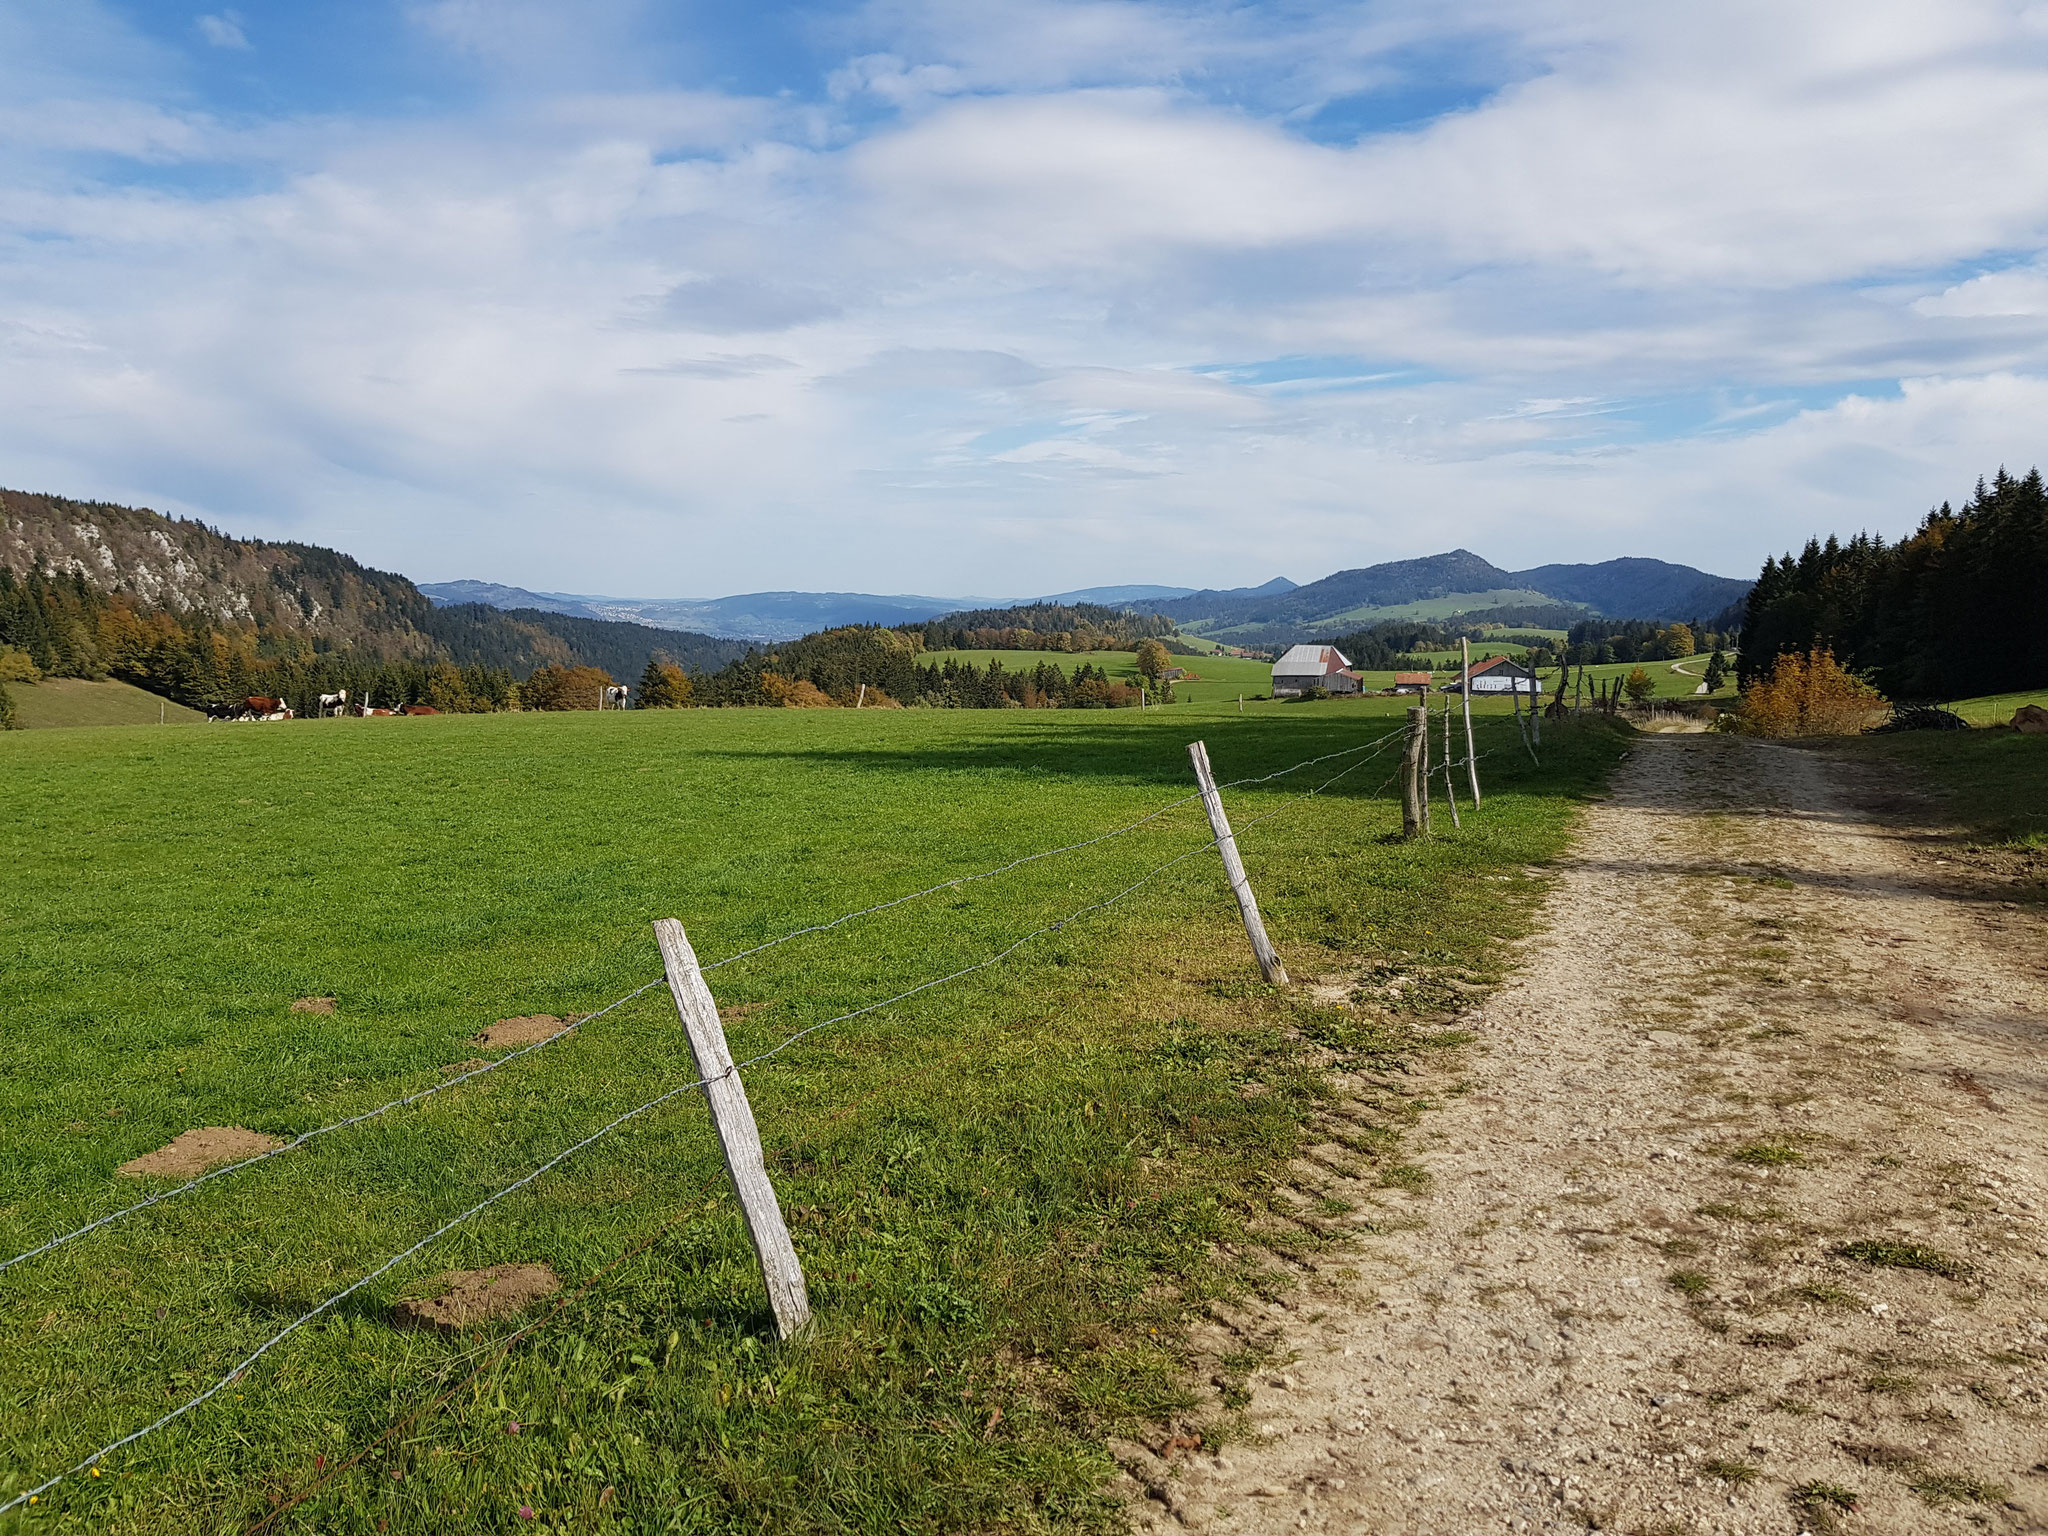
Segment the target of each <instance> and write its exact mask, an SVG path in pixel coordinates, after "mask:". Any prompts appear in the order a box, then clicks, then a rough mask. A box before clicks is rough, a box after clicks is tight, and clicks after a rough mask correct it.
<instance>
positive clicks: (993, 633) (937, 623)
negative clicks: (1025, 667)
mask: <svg viewBox="0 0 2048 1536" xmlns="http://www.w3.org/2000/svg"><path fill="white" fill-rule="evenodd" d="M896 627H897V630H898V631H899V632H900V633H903V634H915V635H917V636H918V638H919V640H920V641H921V642H922V644H923V647H924V649H925V650H927V651H1129V650H1134V649H1136V647H1137V644H1138V642H1139V641H1140V640H1146V639H1158V640H1164V639H1169V638H1171V637H1173V636H1175V635H1177V634H1178V633H1179V631H1178V630H1177V629H1176V628H1175V626H1174V622H1173V620H1171V619H1169V618H1165V617H1163V616H1162V615H1160V614H1156V613H1134V612H1131V611H1129V610H1127V609H1122V608H1110V607H1106V606H1104V605H1103V604H1101V603H1026V604H1025V605H1023V606H1022V607H1019V608H967V609H963V610H961V611H960V612H959V613H948V614H942V615H940V616H939V617H938V618H936V619H928V620H926V621H925V622H924V623H922V624H899V625H898V626H896Z"/></svg>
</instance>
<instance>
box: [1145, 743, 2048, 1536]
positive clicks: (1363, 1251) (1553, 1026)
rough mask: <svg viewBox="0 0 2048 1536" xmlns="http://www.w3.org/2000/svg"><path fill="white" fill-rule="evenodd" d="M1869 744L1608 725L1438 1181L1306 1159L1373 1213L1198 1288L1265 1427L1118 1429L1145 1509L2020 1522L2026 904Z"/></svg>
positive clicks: (1533, 1518) (1312, 1180) (1223, 1524)
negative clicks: (1883, 771) (1926, 833)
mask: <svg viewBox="0 0 2048 1536" xmlns="http://www.w3.org/2000/svg"><path fill="white" fill-rule="evenodd" d="M1860 771H1862V770H1858V769H1856V768H1854V767H1852V766H1849V765H1845V764H1843V763H1841V762H1839V761H1837V760H1832V759H1829V758H1826V757H1822V756H1820V755H1817V754H1814V753H1811V752H1805V751H1798V750H1794V749H1789V748H1784V747H1777V746H1772V745H1767V744H1761V743H1755V742H1746V741H1741V740H1737V739H1733V738H1728V737H1720V736H1665V737H1646V738H1645V739H1644V740H1643V741H1642V742H1641V744H1639V745H1638V746H1637V747H1636V748H1635V750H1634V751H1633V753H1632V755H1631V757H1630V759H1629V760H1628V762H1627V763H1625V764H1624V765H1623V767H1622V769H1621V770H1620V772H1619V774H1618V775H1617V779H1616V782H1615V789H1614V794H1613V797H1612V799H1611V800H1610V801H1608V802H1605V803H1602V804H1599V805H1596V806H1595V807H1593V808H1592V809H1591V810H1590V812H1589V813H1588V816H1587V818H1586V822H1585V825H1584V827H1583V828H1582V831H1581V834H1580V836H1579V837H1578V839H1577V840H1576V843H1575V851H1574V853H1573V854H1572V855H1571V856H1570V857H1569V858H1568V859H1567V860H1566V861H1565V862H1564V863H1563V864H1562V866H1561V868H1560V870H1559V874H1558V880H1557V884H1556V886H1555V887H1554V889H1553V891H1552V893H1551V895H1550V897H1549V899H1548V902H1547V905H1546V909H1545V910H1546V924H1545V927H1544V929H1543V931H1541V932H1539V933H1538V934H1537V935H1536V936H1535V937H1534V938H1532V939H1531V940H1529V941H1527V944H1526V946H1525V951H1524V953H1523V955H1522V960H1521V964H1520V966H1519V968H1518V972H1517V975H1516V979H1515V980H1514V981H1513V982H1512V983H1511V984H1510V985H1509V986H1507V987H1506V988H1505V989H1503V990H1502V991H1500V992H1499V993H1497V994H1495V995H1494V996H1493V997H1492V998H1490V999H1489V1000H1487V1001H1486V1002H1485V1003H1484V1004H1482V1005H1480V1006H1479V1007H1477V1008H1476V1009H1474V1010H1473V1011H1471V1012H1470V1013H1468V1014H1467V1015H1466V1016H1465V1017H1464V1018H1463V1019H1462V1020H1461V1021H1460V1023H1461V1027H1463V1028H1466V1029H1469V1030H1471V1031H1472V1032H1474V1033H1475V1034H1476V1035H1477V1036H1478V1037H1479V1040H1480V1044H1479V1045H1478V1046H1477V1047H1476V1048H1475V1049H1474V1053H1473V1055H1472V1056H1471V1058H1470V1059H1469V1060H1468V1061H1467V1062H1466V1064H1465V1082H1466V1083H1467V1084H1468V1085H1469V1086H1468V1091H1466V1092H1465V1093H1463V1094H1462V1095H1460V1096H1457V1097H1455V1098H1453V1099H1452V1100H1451V1101H1449V1102H1448V1103H1447V1104H1446V1105H1445V1106H1444V1107H1443V1108H1442V1109H1440V1110H1438V1111H1436V1112H1434V1113H1432V1114H1430V1115H1429V1116H1428V1117H1426V1118H1425V1119H1424V1120H1423V1122H1422V1123H1421V1125H1420V1126H1419V1127H1417V1128H1416V1129H1415V1130H1414V1131H1413V1132H1411V1133H1410V1139H1409V1146H1410V1149H1411V1150H1410V1152H1409V1155H1410V1156H1411V1157H1413V1158H1415V1159H1416V1161H1418V1162H1420V1163H1421V1164H1422V1165H1423V1166H1424V1167H1426V1168H1427V1169H1428V1171H1429V1173H1430V1176H1431V1179H1430V1183H1429V1185H1428V1187H1427V1188H1426V1189H1424V1190H1422V1191H1420V1192H1415V1193H1404V1192H1402V1191H1399V1190H1384V1189H1369V1188H1368V1186H1366V1185H1365V1184H1363V1183H1361V1182H1358V1181H1355V1180H1351V1181H1347V1180H1346V1179H1345V1173H1346V1172H1347V1171H1348V1165H1347V1163H1346V1160H1345V1158H1344V1156H1343V1154H1342V1149H1341V1147H1338V1146H1335V1145H1333V1146H1330V1147H1326V1148H1324V1149H1319V1151H1318V1153H1317V1154H1316V1155H1315V1156H1314V1157H1312V1158H1310V1159H1307V1160H1305V1162H1304V1166H1303V1167H1302V1169H1301V1170H1300V1172H1301V1174H1302V1176H1303V1182H1304V1185H1305V1186H1317V1187H1320V1188H1323V1189H1329V1190H1335V1191H1337V1192H1341V1193H1348V1194H1349V1195H1350V1197H1351V1198H1352V1199H1354V1200H1360V1201H1369V1202H1370V1203H1369V1204H1368V1205H1367V1206H1366V1208H1365V1209H1364V1211H1363V1212H1362V1213H1361V1214H1360V1215H1359V1216H1358V1217H1357V1218H1355V1219H1356V1221H1357V1222H1358V1230H1359V1231H1360V1233H1361V1234H1362V1235H1361V1236H1360V1237H1359V1238H1358V1239H1357V1241H1356V1242H1355V1243H1347V1244H1346V1245H1345V1246H1344V1247H1343V1249H1342V1250H1341V1251H1338V1252H1335V1253H1332V1254H1329V1255H1326V1256H1325V1258H1324V1259H1322V1260H1321V1261H1320V1262H1319V1263H1318V1265H1317V1267H1316V1268H1315V1269H1314V1270H1313V1271H1311V1272H1309V1273H1308V1274H1307V1275H1306V1276H1297V1280H1298V1283H1297V1284H1296V1285H1295V1287H1294V1288H1293V1289H1292V1290H1291V1292H1289V1293H1288V1294H1286V1295H1285V1296H1283V1297H1280V1298H1279V1299H1277V1300H1274V1301H1271V1302H1268V1303H1264V1304H1254V1305H1252V1306H1251V1307H1249V1308H1247V1309H1245V1310H1243V1311H1222V1312H1219V1314H1218V1322H1217V1326H1216V1328H1215V1329H1214V1330H1212V1332H1213V1333H1214V1334H1215V1337H1214V1339H1213V1340H1210V1341H1209V1347H1210V1348H1212V1349H1215V1350H1216V1351H1218V1352H1219V1353H1220V1352H1222V1351H1223V1350H1224V1349H1225V1348H1226V1347H1230V1346H1233V1345H1234V1346H1242V1345H1243V1344H1244V1343H1245V1342H1246V1341H1253V1342H1256V1343H1259V1344H1261V1345H1264V1346H1267V1347H1269V1348H1270V1349H1271V1350H1272V1351H1273V1352H1274V1353H1273V1358H1276V1359H1278V1360H1280V1361H1283V1362H1285V1363H1283V1364H1280V1365H1278V1366H1276V1367H1272V1368H1269V1369H1264V1370H1261V1371H1259V1372H1258V1373H1257V1374H1256V1375H1255V1377H1254V1379H1253V1384H1252V1396H1251V1402H1250V1406H1249V1408H1248V1409H1247V1410H1246V1419H1247V1422H1248V1424H1249V1425H1250V1426H1251V1428H1252V1430H1253V1431H1254V1434H1253V1437H1252V1438H1251V1439H1249V1440H1244V1441H1240V1442H1238V1443H1235V1444H1230V1445H1227V1446H1226V1448H1225V1449H1224V1450H1223V1452H1222V1453H1221V1454H1220V1455H1215V1454H1211V1453H1208V1452H1205V1451H1202V1450H1200V1449H1188V1448H1187V1447H1186V1445H1185V1441H1182V1442H1177V1443H1175V1444H1173V1445H1170V1446H1167V1447H1165V1449H1166V1450H1167V1452H1168V1454H1169V1455H1170V1456H1171V1457H1172V1458H1173V1459H1172V1460H1171V1462H1167V1461H1161V1460H1160V1459H1159V1457H1158V1455H1157V1454H1155V1453H1156V1452H1157V1451H1158V1450H1159V1449H1161V1448H1160V1447H1154V1448H1152V1449H1150V1450H1148V1449H1145V1448H1142V1447H1137V1446H1120V1447H1118V1448H1117V1449H1118V1453H1119V1457H1120V1459H1121V1460H1122V1461H1123V1463H1124V1465H1125V1466H1126V1468H1127V1469H1129V1470H1130V1471H1131V1473H1132V1475H1133V1482H1132V1483H1131V1485H1130V1486H1131V1490H1132V1492H1133V1494H1134V1495H1139V1496H1137V1497H1135V1499H1134V1504H1133V1518H1134V1521H1135V1523H1136V1524H1137V1525H1138V1526H1139V1527H1140V1528H1141V1529H1143V1528H1153V1529H1157V1530H1172V1529H1175V1528H1184V1529H1187V1530H1192V1531H1199V1532H1205V1533H1217V1536H1239V1533H1267V1532H1276V1533H1277V1532H1283V1531H1296V1530H1312V1531H1388V1532H1418V1533H1443V1536H1469V1533H1474V1532H1484V1531H1513V1532H1520V1531H1579V1530H1589V1529H1590V1530H1600V1531H1616V1532H1631V1533H1680V1532H1774V1533H1775V1532H1795V1531H1814V1532H1821V1531H1826V1530H1830V1529H1837V1530H1843V1531H1854V1530H1866V1531H1883V1532H1963V1531H1972V1530H1984V1529H1993V1530H2014V1531H2018V1530H2048V1470H2042V1465H2043V1463H2044V1462H2048V1418H2044V1401H2048V1398H2044V1389H2048V1367H2044V1363H2043V1362H2044V1361H2048V1287H2044V1286H2043V1284H2042V1282H2043V1279H2044V1277H2048V1235H2044V1231H2043V1227H2042V1220H2043V1206H2044V1205H2048V1185H2044V1184H2043V1182H2042V1180H2043V1179H2048V1075H2044V1074H2048V1056H2044V1054H2043V1046H2044V1044H2048V942H2044V941H2048V922H2044V920H2043V916H2044V915H2043V913H2042V912H2041V910H2040V909H2039V908H2031V909H2021V908H2015V907H2012V906H2010V905H2009V904H2006V903H2002V902H2000V901H1998V900H1997V899H1995V895H1994V896H1992V897H1986V896H1985V895H1984V894H1983V893H1982V892H1971V891H1968V890H1965V889H1964V888H1963V886H1962V884H1961V883H1960V882H1959V881H1958V879H1957V878H1956V876H1957V874H1958V873H1959V871H1958V870H1957V869H1956V867H1955V866H1953V865H1951V864H1949V863H1948V862H1947V860H1946V859H1944V858H1942V857H1939V856H1938V855H1939V854H1940V852H1941V850H1940V849H1939V848H1937V847H1935V846H1932V845H1931V844H1928V843H1927V840H1924V839H1921V840H1916V839H1915V838H1914V837H1913V836H1911V835H1910V834H1907V833H1903V832H1900V831H1896V830H1888V829H1887V828H1886V827H1883V826H1879V825H1876V824H1873V823H1872V822H1871V821H1870V820H1869V819H1868V817H1867V816H1866V814H1865V813H1863V812H1862V811H1859V810H1858V809H1857V808H1856V806H1857V797H1858V795H1859V794H1860V793H1862V792H1864V791H1867V790H1871V789H1875V788H1882V786H1872V785H1868V784H1859V783H1858V782H1857V780H1856V778H1855V775H1856V774H1857V773H1858V772H1860ZM1922 844H1927V845H1926V846H1923V845H1922ZM1358 1086H1359V1087H1360V1088H1361V1089H1363V1088H1364V1087H1365V1086H1366V1085H1364V1084H1360V1085H1358ZM1333 1126H1334V1127H1336V1128H1338V1129H1341V1115H1340V1117H1339V1118H1338V1120H1336V1121H1334V1122H1333ZM1857 1244H1866V1245H1868V1244H1876V1245H1889V1246H1878V1247H1866V1248H1862V1249H1856V1248H1854V1246H1853V1245H1857ZM1844 1249H1850V1250H1851V1253H1850V1255H1844V1254H1843V1252H1842V1250H1844ZM1858 1253H1860V1254H1862V1255H1863V1256H1864V1257H1865V1258H1869V1257H1877V1258H1888V1259H1891V1260H1895V1261H1896V1260H1900V1259H1904V1260H1907V1261H1910V1262H1917V1263H1919V1264H1922V1265H1931V1266H1933V1268H1932V1269H1931V1270H1930V1269H1928V1268H1899V1267H1890V1266H1886V1265H1872V1264H1870V1263H1867V1262H1863V1261H1861V1260H1860V1259H1859V1258H1858V1257H1855V1256H1854V1255H1855V1254H1858ZM1949 1260H1953V1261H1955V1262H1954V1264H1953V1265H1950V1264H1949V1263H1948V1261H1949ZM1943 1269H1947V1270H1949V1273H1948V1274H1947V1275H1944V1274H1943V1273H1939V1272H1937V1271H1940V1270H1943ZM1802 1490H1803V1491H1802ZM1851 1502H1853V1503H1854V1505H1855V1506H1856V1507H1855V1509H1854V1510H1853V1511H1851V1510H1849V1509H1848V1508H1846V1507H1845V1506H1847V1505H1848V1504H1850V1503H1851Z"/></svg>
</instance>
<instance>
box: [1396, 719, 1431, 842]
mask: <svg viewBox="0 0 2048 1536" xmlns="http://www.w3.org/2000/svg"><path fill="white" fill-rule="evenodd" d="M1428 739H1429V711H1428V710H1426V709H1411V710H1409V711H1408V740H1407V741H1406V742H1405V743H1403V745H1402V748H1401V835H1402V836H1403V837H1420V836H1422V834H1423V833H1425V832H1427V831H1428V830H1429V824H1428V822H1427V821H1426V820H1425V819H1424V816H1425V812H1424V810H1423V805H1422V754H1423V752H1424V751H1426V750H1427V743H1428Z"/></svg>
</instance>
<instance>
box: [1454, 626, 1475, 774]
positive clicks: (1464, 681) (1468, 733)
mask: <svg viewBox="0 0 2048 1536" xmlns="http://www.w3.org/2000/svg"><path fill="white" fill-rule="evenodd" d="M1458 654H1459V655H1460V656H1461V657H1462V658H1463V659H1464V663H1465V671H1464V673H1463V675H1462V676H1460V677H1459V679H1458V695H1459V697H1460V698H1462V699H1463V700H1464V701H1465V771H1466V774H1467V776H1468V777H1469V778H1470V780H1471V784H1472V809H1473V810H1475V811H1476V810H1478V809H1479V754H1478V753H1477V752H1475V751H1474V750H1473V748H1472V642H1471V641H1470V640H1466V639H1463V638H1461V639H1460V640H1459V641H1458Z"/></svg>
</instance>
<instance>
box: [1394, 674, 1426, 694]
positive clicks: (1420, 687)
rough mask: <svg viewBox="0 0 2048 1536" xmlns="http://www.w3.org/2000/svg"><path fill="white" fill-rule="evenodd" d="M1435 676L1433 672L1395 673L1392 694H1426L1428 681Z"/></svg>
mask: <svg viewBox="0 0 2048 1536" xmlns="http://www.w3.org/2000/svg"><path fill="white" fill-rule="evenodd" d="M1435 676H1436V674H1435V673H1434V672H1396V673H1395V674H1394V692H1396V693H1427V692H1429V683H1430V679H1431V678H1433V677H1435Z"/></svg>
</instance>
